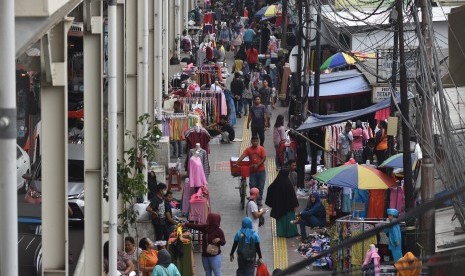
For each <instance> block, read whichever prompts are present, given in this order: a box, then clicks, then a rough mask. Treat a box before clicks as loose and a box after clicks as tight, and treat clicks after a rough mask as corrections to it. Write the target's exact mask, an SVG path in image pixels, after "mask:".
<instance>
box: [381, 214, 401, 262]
mask: <svg viewBox="0 0 465 276" xmlns="http://www.w3.org/2000/svg"><path fill="white" fill-rule="evenodd" d="M387 215H388V219H389V222H392V221H393V220H395V219H397V217H398V216H399V211H397V209H394V208H390V209H387ZM384 233H386V234H387V235H388V237H389V250H391V254H392V259H393V261H394V262H397V261H398V260H399V259H400V258H402V234H401V232H400V226H399V224H395V225H393V226H391V227H389V228H386V229H384Z"/></svg>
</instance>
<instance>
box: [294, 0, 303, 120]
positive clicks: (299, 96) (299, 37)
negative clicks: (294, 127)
mask: <svg viewBox="0 0 465 276" xmlns="http://www.w3.org/2000/svg"><path fill="white" fill-rule="evenodd" d="M302 1H303V0H297V3H296V4H297V9H298V17H299V28H298V32H297V42H298V48H297V49H298V54H297V83H298V87H299V90H298V91H297V97H296V98H297V101H298V102H299V103H301V101H302V17H303V12H302ZM296 110H299V111H300V105H299V106H298V107H297V108H296ZM295 115H297V114H295Z"/></svg>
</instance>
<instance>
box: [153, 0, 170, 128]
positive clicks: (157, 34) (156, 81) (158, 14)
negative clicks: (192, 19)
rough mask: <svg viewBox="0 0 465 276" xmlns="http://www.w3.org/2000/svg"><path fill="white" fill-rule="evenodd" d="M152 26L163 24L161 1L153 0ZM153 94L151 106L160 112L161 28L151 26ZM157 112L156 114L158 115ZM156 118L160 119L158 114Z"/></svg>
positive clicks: (161, 88)
mask: <svg viewBox="0 0 465 276" xmlns="http://www.w3.org/2000/svg"><path fill="white" fill-rule="evenodd" d="M153 15H154V16H153V26H162V25H163V16H162V15H163V3H162V2H161V1H155V3H154V5H153ZM152 34H153V49H154V53H153V75H151V76H153V82H150V83H152V84H153V94H154V103H155V105H154V106H153V108H156V109H157V112H158V113H160V110H161V103H160V102H161V101H162V97H161V94H162V90H163V84H162V73H163V28H153V33H152ZM165 78H166V84H168V79H167V78H168V74H165ZM152 110H153V109H152ZM158 115H159V114H157V116H158ZM157 119H160V117H159V116H158V118H157Z"/></svg>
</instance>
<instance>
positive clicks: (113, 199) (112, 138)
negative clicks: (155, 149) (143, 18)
mask: <svg viewBox="0 0 465 276" xmlns="http://www.w3.org/2000/svg"><path fill="white" fill-rule="evenodd" d="M116 24H117V22H116V0H110V1H109V2H108V184H109V185H108V202H109V208H110V212H109V213H110V214H109V231H108V232H109V233H108V234H109V255H108V258H109V260H108V261H109V265H108V267H109V275H116V274H117V272H118V271H117V269H116V268H117V263H116V259H117V250H118V248H117V241H118V240H117V239H118V232H117V228H118V224H117V223H118V197H117V191H118V187H117V175H116V161H117V160H116V159H117V157H116V154H117V150H118V147H117V126H116V124H117V121H116V119H117V117H116V115H117V114H116V113H117V112H116V111H117V99H116V92H117V91H116V89H117V88H116V81H117V80H116V62H117V61H116V57H117V49H116V43H117V40H116V36H117V28H116Z"/></svg>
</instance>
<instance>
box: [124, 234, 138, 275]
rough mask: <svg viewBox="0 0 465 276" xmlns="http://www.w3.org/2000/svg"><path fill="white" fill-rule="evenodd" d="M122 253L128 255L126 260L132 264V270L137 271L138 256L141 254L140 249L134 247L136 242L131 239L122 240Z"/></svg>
mask: <svg viewBox="0 0 465 276" xmlns="http://www.w3.org/2000/svg"><path fill="white" fill-rule="evenodd" d="M124 252H126V254H128V258H129V259H130V260H131V261H132V263H133V264H134V270H138V269H139V255H140V253H142V249H140V248H139V247H138V246H136V241H135V240H134V238H133V237H129V236H128V237H125V238H124Z"/></svg>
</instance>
